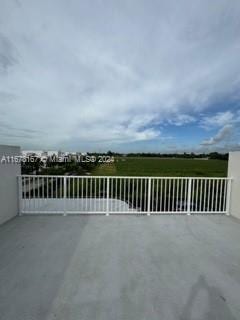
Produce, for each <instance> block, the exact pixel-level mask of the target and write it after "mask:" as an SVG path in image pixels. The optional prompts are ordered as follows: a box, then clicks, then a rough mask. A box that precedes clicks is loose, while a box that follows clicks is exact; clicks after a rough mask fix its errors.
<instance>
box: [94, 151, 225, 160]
mask: <svg viewBox="0 0 240 320" xmlns="http://www.w3.org/2000/svg"><path fill="white" fill-rule="evenodd" d="M105 154H106V155H110V156H115V157H123V156H125V157H150V158H181V159H182V158H184V159H205V158H208V159H218V160H228V153H218V152H211V153H194V152H191V153H187V152H184V153H154V152H139V153H127V154H125V153H124V154H123V153H118V152H112V151H108V152H107V153H105ZM91 155H97V153H91Z"/></svg>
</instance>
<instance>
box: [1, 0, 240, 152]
mask: <svg viewBox="0 0 240 320" xmlns="http://www.w3.org/2000/svg"><path fill="white" fill-rule="evenodd" d="M239 16H240V2H237V1H234V2H229V0H212V1H211V3H209V1H207V0H196V1H194V4H193V2H192V1H188V0H184V1H181V2H176V1H174V2H171V1H167V0H162V1H146V0H145V1H144V0H133V1H128V0H123V1H114V2H109V3H108V5H107V6H106V4H105V3H104V2H102V1H97V0H96V1H77V0H75V1H65V0H57V1H54V0H53V1H48V0H43V1H19V5H17V4H16V2H14V1H11V0H3V1H2V2H1V12H0V20H1V36H2V38H1V39H2V41H1V42H0V82H1V94H0V114H2V111H3V110H4V112H5V114H4V117H3V119H2V121H4V123H5V125H8V126H11V130H10V131H11V132H9V130H7V129H6V128H5V129H4V130H5V131H4V133H3V132H2V133H1V132H0V138H1V142H2V143H12V142H17V143H19V142H21V144H23V145H24V147H25V148H32V146H35V147H36V148H39V147H41V148H47V147H48V148H65V147H66V148H67V147H68V146H69V145H71V146H73V147H74V148H81V145H82V144H83V143H88V142H91V143H92V145H93V144H94V143H95V145H96V146H98V145H99V143H100V142H102V143H103V144H105V145H106V146H108V145H109V143H110V142H111V141H112V142H113V141H114V142H116V143H125V144H126V145H127V144H128V142H131V141H140V140H143V141H147V140H153V139H156V140H157V139H161V138H162V139H164V135H163V133H162V132H161V130H160V129H159V128H158V126H161V125H162V124H163V123H171V124H174V125H177V126H180V125H184V124H186V123H190V122H194V121H195V119H196V118H197V117H198V115H199V114H200V113H202V112H205V111H209V106H211V104H212V103H213V102H215V101H216V100H219V99H220V100H221V98H228V97H231V96H236V94H235V93H236V92H237V90H238V88H239V85H240V61H239V56H240V46H239V43H240V34H239V27H240V22H239ZM7 95H9V96H11V97H13V98H11V99H9V100H8V101H6V97H7ZM1 97H3V98H2V99H1ZM6 106H7V110H6ZM221 117H222V118H224V117H225V118H227V117H228V121H230V120H231V119H230V118H231V111H228V113H227V114H225V116H223V115H221V116H219V115H218V119H215V120H212V122H214V121H215V123H217V122H218V124H217V125H218V126H219V127H221V126H224V125H225V123H224V121H225V120H226V119H225V120H223V119H222V120H221V119H220V118H221ZM204 123H205V126H206V125H208V124H207V121H206V120H205V122H203V125H204ZM226 123H227V122H226ZM209 125H210V124H209ZM19 126H22V128H24V129H30V130H38V131H40V132H41V133H39V134H38V135H36V134H35V133H34V134H32V135H30V137H29V135H28V137H27V138H26V139H24V137H22V136H21V137H20V136H19V139H17V135H18V134H19ZM14 128H18V131H16V130H15V129H14ZM13 135H14V136H15V138H14V137H13ZM10 136H11V137H10ZM29 140H30V141H29Z"/></svg>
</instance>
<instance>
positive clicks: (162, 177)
mask: <svg viewBox="0 0 240 320" xmlns="http://www.w3.org/2000/svg"><path fill="white" fill-rule="evenodd" d="M18 177H23V178H28V177H29V178H32V177H34V178H44V177H45V178H87V179H91V178H114V179H149V178H150V179H195V180H196V179H203V180H204V179H209V180H219V179H222V180H233V178H232V177H190V176H189V177H187V176H181V177H179V176H178V177H168V176H64V175H30V174H22V175H18Z"/></svg>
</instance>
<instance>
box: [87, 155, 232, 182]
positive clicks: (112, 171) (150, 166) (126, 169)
mask: <svg viewBox="0 0 240 320" xmlns="http://www.w3.org/2000/svg"><path fill="white" fill-rule="evenodd" d="M227 164H228V163H227V161H224V160H199V159H197V160H195V159H162V158H127V157H122V158H115V162H114V163H109V164H107V163H106V164H102V165H99V166H97V167H96V168H95V169H94V170H93V171H92V175H103V176H114V175H118V176H168V177H171V176H172V177H177V176H185V177H186V176H192V177H226V176H227Z"/></svg>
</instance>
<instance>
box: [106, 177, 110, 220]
mask: <svg viewBox="0 0 240 320" xmlns="http://www.w3.org/2000/svg"><path fill="white" fill-rule="evenodd" d="M109 181H110V178H109V177H107V212H106V216H109Z"/></svg>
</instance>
